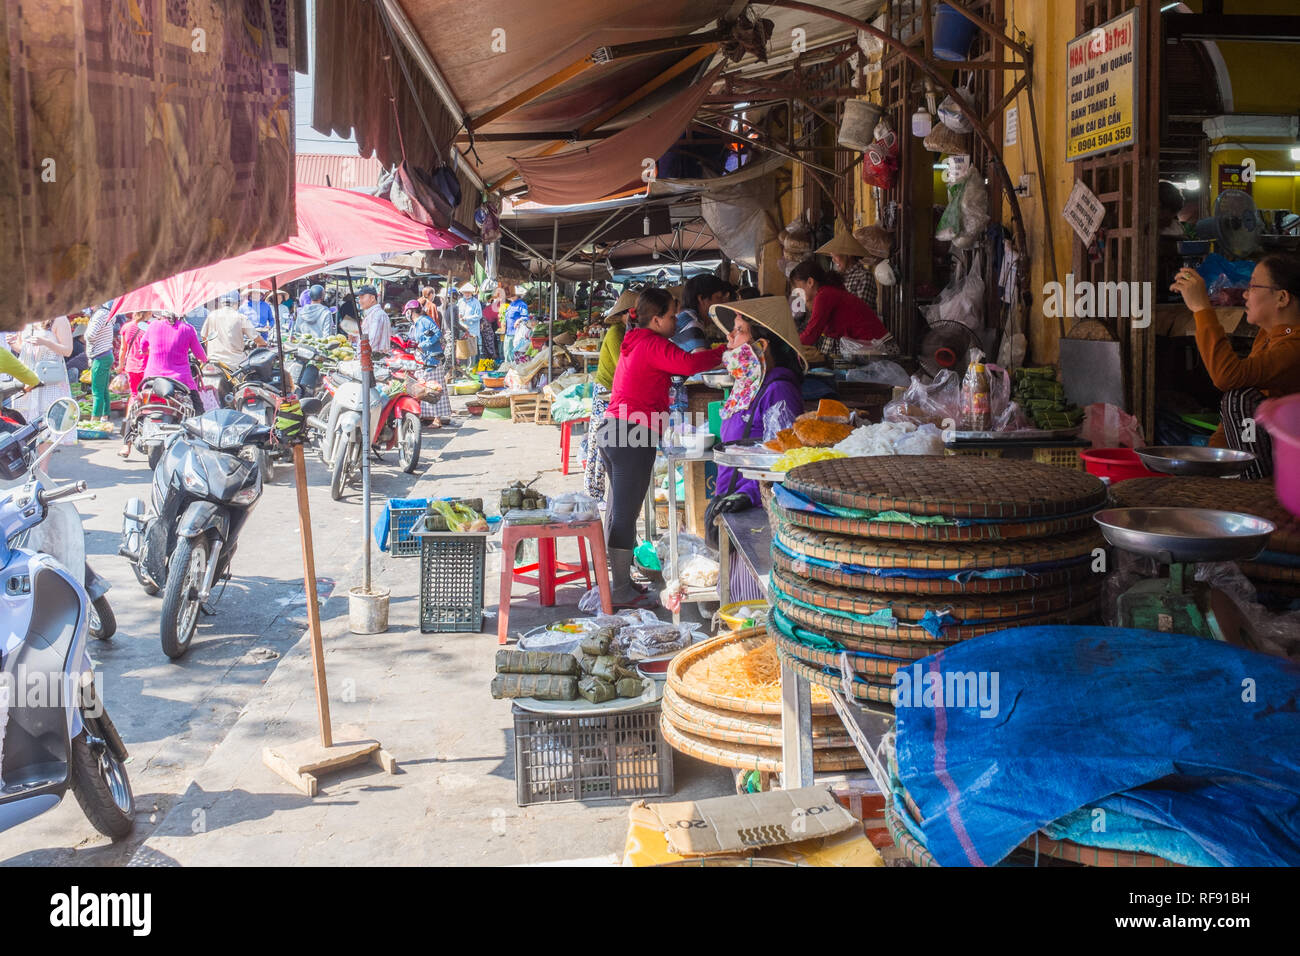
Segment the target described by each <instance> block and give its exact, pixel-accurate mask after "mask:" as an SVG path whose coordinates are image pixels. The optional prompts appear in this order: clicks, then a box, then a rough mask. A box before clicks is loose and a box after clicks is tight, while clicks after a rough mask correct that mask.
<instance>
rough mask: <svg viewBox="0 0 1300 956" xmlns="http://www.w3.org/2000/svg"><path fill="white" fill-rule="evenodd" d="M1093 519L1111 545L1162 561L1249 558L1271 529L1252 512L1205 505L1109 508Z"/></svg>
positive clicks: (1261, 546)
mask: <svg viewBox="0 0 1300 956" xmlns="http://www.w3.org/2000/svg"><path fill="white" fill-rule="evenodd" d="M1093 520H1095V521H1096V522H1097V524H1098V525H1100V526H1101V533H1102V535H1103V536H1105V538H1106V540H1107V541H1109V542H1110V543H1111V544H1113V545H1114V546H1115V547H1117V548H1123V549H1124V550H1125V551H1132V552H1133V553H1134V554H1141V555H1145V556H1146V557H1149V558H1155V559H1156V560H1157V561H1161V562H1164V563H1166V564H1168V563H1171V562H1177V563H1181V562H1184V561H1249V560H1250V559H1252V558H1254V557H1257V556H1258V555H1259V553H1260V552H1261V551H1263V550H1264V546H1265V545H1266V544H1267V543H1268V536H1269V535H1270V534H1272V533H1273V532H1274V531H1275V530H1276V526H1275V525H1274V524H1273V523H1272V522H1270V521H1265V520H1264V519H1263V518H1257V517H1255V516H1254V515H1247V514H1241V513H1239V512H1236V511H1214V510H1211V509H1209V508H1111V509H1108V510H1106V511H1100V512H1098V513H1097V514H1095V515H1093Z"/></svg>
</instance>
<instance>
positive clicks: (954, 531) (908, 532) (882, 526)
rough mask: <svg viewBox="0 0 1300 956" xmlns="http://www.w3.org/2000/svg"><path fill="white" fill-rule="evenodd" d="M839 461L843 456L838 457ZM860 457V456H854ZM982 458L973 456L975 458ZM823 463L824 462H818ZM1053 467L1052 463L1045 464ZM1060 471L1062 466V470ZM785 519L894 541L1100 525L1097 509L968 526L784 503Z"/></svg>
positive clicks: (990, 537)
mask: <svg viewBox="0 0 1300 956" xmlns="http://www.w3.org/2000/svg"><path fill="white" fill-rule="evenodd" d="M836 460H839V459H836ZM854 460H856V459H854ZM974 460H978V459H972V461H974ZM814 464H822V462H814ZM1043 467H1044V468H1050V467H1052V466H1050V465H1044V466H1043ZM1058 470H1060V469H1058ZM777 510H778V511H780V512H781V515H782V517H783V518H784V519H786V520H788V521H790V522H791V523H793V524H797V525H801V526H803V527H805V528H811V529H812V530H814V531H828V532H830V533H832V534H847V535H851V536H853V537H858V538H885V539H887V540H891V541H925V542H932V541H933V542H944V543H948V542H957V541H972V542H979V541H1016V540H1020V539H1022V538H1050V537H1055V536H1058V535H1066V534H1071V533H1072V532H1077V531H1085V530H1089V529H1091V528H1095V527H1096V523H1095V522H1094V521H1093V520H1092V515H1093V511H1089V512H1087V513H1082V514H1077V515H1074V516H1072V517H1068V518H1043V519H1039V520H1034V521H1019V522H1007V523H1005V524H968V525H913V524H904V523H902V522H897V521H873V520H871V519H869V518H840V517H832V516H830V515H815V514H808V513H807V512H804V511H786V510H784V509H782V508H780V506H777Z"/></svg>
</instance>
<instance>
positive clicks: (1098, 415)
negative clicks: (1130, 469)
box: [1082, 402, 1146, 448]
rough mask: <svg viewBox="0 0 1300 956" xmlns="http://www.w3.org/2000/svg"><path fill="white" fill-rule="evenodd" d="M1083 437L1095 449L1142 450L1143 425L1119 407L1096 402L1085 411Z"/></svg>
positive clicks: (1143, 442)
mask: <svg viewBox="0 0 1300 956" xmlns="http://www.w3.org/2000/svg"><path fill="white" fill-rule="evenodd" d="M1082 437H1083V438H1086V439H1087V440H1088V441H1089V442H1091V443H1092V447H1093V448H1121V447H1123V448H1141V447H1142V446H1143V445H1145V444H1146V441H1145V440H1144V439H1143V438H1142V425H1141V424H1140V423H1139V422H1138V420H1137V419H1136V418H1134V417H1133V416H1132V415H1130V414H1128V413H1127V412H1125V411H1124V410H1123V409H1122V408H1120V407H1119V406H1117V405H1106V404H1104V403H1102V402H1094V403H1093V404H1091V405H1089V406H1088V407H1087V408H1085V409H1084V411H1083V433H1082Z"/></svg>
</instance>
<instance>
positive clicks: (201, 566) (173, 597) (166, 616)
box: [160, 537, 208, 660]
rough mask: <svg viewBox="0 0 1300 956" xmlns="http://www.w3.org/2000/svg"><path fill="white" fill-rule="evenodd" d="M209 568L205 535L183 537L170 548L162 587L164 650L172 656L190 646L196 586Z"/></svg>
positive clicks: (196, 623) (196, 618)
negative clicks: (164, 581) (174, 547)
mask: <svg viewBox="0 0 1300 956" xmlns="http://www.w3.org/2000/svg"><path fill="white" fill-rule="evenodd" d="M207 570H208V542H207V539H206V538H203V537H196V538H182V539H181V540H180V542H179V543H178V544H177V545H176V550H175V551H173V552H172V557H171V562H170V563H169V564H168V570H167V587H166V589H165V590H164V591H163V606H162V626H161V628H160V633H161V637H162V649H163V653H164V654H166V655H167V656H168V657H170V658H171V659H172V660H176V658H178V657H181V656H182V655H184V654H185V652H186V651H188V650H189V649H190V641H192V640H193V639H194V632H195V631H196V630H197V629H198V626H199V604H200V601H199V595H198V591H199V587H200V586H201V585H202V584H203V576H204V575H205V574H206V573H207Z"/></svg>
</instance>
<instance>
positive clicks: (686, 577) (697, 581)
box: [677, 554, 718, 590]
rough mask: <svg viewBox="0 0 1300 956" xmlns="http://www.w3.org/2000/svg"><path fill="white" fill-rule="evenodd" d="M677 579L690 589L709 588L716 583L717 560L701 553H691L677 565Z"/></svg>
mask: <svg viewBox="0 0 1300 956" xmlns="http://www.w3.org/2000/svg"><path fill="white" fill-rule="evenodd" d="M677 577H678V580H679V581H681V582H682V584H684V585H686V587H688V588H691V589H692V590H694V589H696V588H711V587H714V586H716V585H717V583H718V561H717V559H716V558H710V557H708V556H707V555H703V554H692V555H691V556H690V557H688V558H686V559H685V560H683V561H681V562H680V563H679V565H678V574H677Z"/></svg>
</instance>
